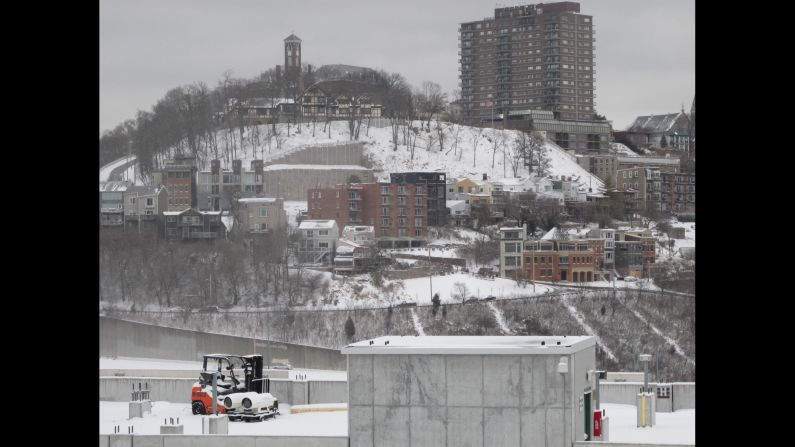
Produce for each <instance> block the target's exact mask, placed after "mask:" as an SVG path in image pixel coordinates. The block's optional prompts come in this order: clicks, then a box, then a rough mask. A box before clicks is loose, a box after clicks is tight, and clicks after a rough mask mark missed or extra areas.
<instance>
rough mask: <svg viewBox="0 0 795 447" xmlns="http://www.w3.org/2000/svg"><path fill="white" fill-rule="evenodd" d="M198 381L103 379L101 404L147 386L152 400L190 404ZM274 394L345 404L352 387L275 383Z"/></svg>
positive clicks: (301, 401)
mask: <svg viewBox="0 0 795 447" xmlns="http://www.w3.org/2000/svg"><path fill="white" fill-rule="evenodd" d="M197 380H198V374H197V377H196V378H193V379H183V378H167V377H163V378H151V377H149V378H135V377H100V378H99V400H106V401H112V402H126V401H128V400H130V393H131V392H132V387H133V385H135V388H136V389H138V384H139V383H142V384H143V383H146V384H148V385H149V389H150V390H151V394H150V399H151V400H153V401H158V400H164V401H168V402H189V401H190V391H191V388H192V387H193V384H194V383H195V382H196V381H197ZM270 390H271V394H273V395H274V396H276V398H277V399H279V402H283V403H286V404H290V405H305V404H327V403H345V402H347V401H348V383H347V382H338V381H325V380H323V381H291V380H278V379H274V380H271V388H270Z"/></svg>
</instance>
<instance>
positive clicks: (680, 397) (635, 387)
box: [599, 382, 696, 411]
mask: <svg viewBox="0 0 795 447" xmlns="http://www.w3.org/2000/svg"><path fill="white" fill-rule="evenodd" d="M649 385H652V386H653V385H657V383H656V382H649ZM672 385H673V387H672V396H671V405H672V406H673V409H674V411H676V410H684V409H690V408H696V383H695V382H674V383H673V384H672ZM641 387H643V382H601V383H600V384H599V391H600V392H601V393H602V395H601V396H600V401H601V402H604V403H608V404H624V405H635V399H636V397H637V395H638V393H639V392H640V388H641Z"/></svg>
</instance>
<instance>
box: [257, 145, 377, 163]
mask: <svg viewBox="0 0 795 447" xmlns="http://www.w3.org/2000/svg"><path fill="white" fill-rule="evenodd" d="M364 162H365V158H364V144H363V143H358V142H357V143H342V144H335V145H322V146H307V147H305V148H299V149H295V150H293V151H290V153H289V154H286V155H283V156H279V157H274V158H272V159H270V160H268V161H267V163H266V164H265V165H266V166H270V165H273V164H299V165H358V166H364V164H363V163H364Z"/></svg>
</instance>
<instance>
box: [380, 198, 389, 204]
mask: <svg viewBox="0 0 795 447" xmlns="http://www.w3.org/2000/svg"><path fill="white" fill-rule="evenodd" d="M381 204H382V205H389V196H381Z"/></svg>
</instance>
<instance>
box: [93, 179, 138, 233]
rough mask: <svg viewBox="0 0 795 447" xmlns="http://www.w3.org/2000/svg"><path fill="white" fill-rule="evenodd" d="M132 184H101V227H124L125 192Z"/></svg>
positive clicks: (125, 182)
mask: <svg viewBox="0 0 795 447" xmlns="http://www.w3.org/2000/svg"><path fill="white" fill-rule="evenodd" d="M131 185H132V184H131V183H130V182H127V181H123V182H100V183H99V225H100V226H102V227H123V226H124V192H125V191H126V190H127V188H129V187H130V186H131Z"/></svg>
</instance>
